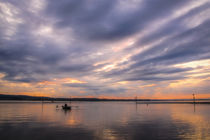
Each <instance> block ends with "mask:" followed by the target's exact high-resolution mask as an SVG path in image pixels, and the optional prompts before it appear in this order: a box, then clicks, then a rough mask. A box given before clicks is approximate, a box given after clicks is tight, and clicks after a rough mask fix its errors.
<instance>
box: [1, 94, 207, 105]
mask: <svg viewBox="0 0 210 140" xmlns="http://www.w3.org/2000/svg"><path fill="white" fill-rule="evenodd" d="M0 101H45V102H46V101H49V102H56V101H135V102H137V103H138V104H139V103H140V104H142V103H144V102H147V103H148V102H149V103H150V104H158V103H162V102H163V103H168V104H172V103H179V104H181V103H188V104H189V103H194V102H193V100H192V99H105V98H52V97H36V96H27V95H5V94H0ZM204 102H206V103H210V99H196V104H198V103H200V104H203V103H204Z"/></svg>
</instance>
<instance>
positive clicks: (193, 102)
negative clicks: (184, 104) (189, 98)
mask: <svg viewBox="0 0 210 140" xmlns="http://www.w3.org/2000/svg"><path fill="white" fill-rule="evenodd" d="M192 95H193V103H194V104H195V94H192Z"/></svg>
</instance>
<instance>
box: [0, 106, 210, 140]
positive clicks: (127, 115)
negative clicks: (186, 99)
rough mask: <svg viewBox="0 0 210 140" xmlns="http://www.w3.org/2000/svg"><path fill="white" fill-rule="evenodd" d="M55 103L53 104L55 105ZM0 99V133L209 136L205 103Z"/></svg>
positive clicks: (111, 138)
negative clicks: (67, 103) (68, 106)
mask: <svg viewBox="0 0 210 140" xmlns="http://www.w3.org/2000/svg"><path fill="white" fill-rule="evenodd" d="M57 105H58V106H59V107H58V108H56V106H57ZM61 105H62V103H44V104H42V103H37V102H36V103H12V102H10V103H0V139H2V140H14V139H17V140H29V139H32V140H33V139H39V140H40V139H41V140H42V139H43V140H46V139H52V140H61V139H63V140H65V139H68V140H69V139H71V140H72V139H75V140H79V139H84V140H89V139H90V140H92V139H106V140H123V139H125V140H139V139H167V140H168V139H210V105H202V104H200V105H196V106H194V105H193V104H150V105H148V104H136V103H134V102H72V106H73V109H72V110H70V111H64V110H62V109H61Z"/></svg>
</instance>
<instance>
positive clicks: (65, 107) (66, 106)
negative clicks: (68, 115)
mask: <svg viewBox="0 0 210 140" xmlns="http://www.w3.org/2000/svg"><path fill="white" fill-rule="evenodd" d="M62 108H63V110H70V109H71V106H68V105H67V104H65V105H63V106H62Z"/></svg>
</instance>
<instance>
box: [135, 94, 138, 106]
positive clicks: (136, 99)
mask: <svg viewBox="0 0 210 140" xmlns="http://www.w3.org/2000/svg"><path fill="white" fill-rule="evenodd" d="M135 99H136V104H137V100H138V98H137V96H136V97H135Z"/></svg>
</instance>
